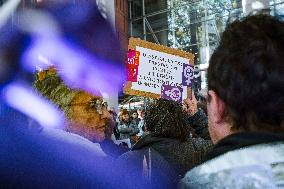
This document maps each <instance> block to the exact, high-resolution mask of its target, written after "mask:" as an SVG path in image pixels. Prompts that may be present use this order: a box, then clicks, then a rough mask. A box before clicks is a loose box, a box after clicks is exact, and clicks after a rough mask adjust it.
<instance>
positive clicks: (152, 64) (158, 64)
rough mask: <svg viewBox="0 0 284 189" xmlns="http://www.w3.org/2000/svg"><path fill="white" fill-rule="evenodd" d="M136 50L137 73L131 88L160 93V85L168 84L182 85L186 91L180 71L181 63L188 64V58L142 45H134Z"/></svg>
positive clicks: (181, 69)
mask: <svg viewBox="0 0 284 189" xmlns="http://www.w3.org/2000/svg"><path fill="white" fill-rule="evenodd" d="M136 51H139V52H140V61H139V62H140V64H139V67H138V69H139V73H138V77H137V82H133V83H132V87H131V89H133V90H139V91H144V92H150V93H155V94H161V88H162V85H170V86H177V87H182V88H183V89H184V90H183V91H184V92H185V93H186V91H187V90H186V87H185V86H182V73H183V65H184V64H189V59H186V58H182V57H178V56H175V55H171V54H167V53H163V52H159V51H155V50H151V49H146V48H143V47H136ZM183 96H186V94H183Z"/></svg>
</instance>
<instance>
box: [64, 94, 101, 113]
mask: <svg viewBox="0 0 284 189" xmlns="http://www.w3.org/2000/svg"><path fill="white" fill-rule="evenodd" d="M86 105H87V110H89V109H95V110H96V111H97V112H98V113H99V114H102V113H103V108H104V107H105V105H106V102H103V101H102V100H100V99H97V98H94V99H92V100H90V101H89V102H82V103H72V104H69V105H68V106H86Z"/></svg>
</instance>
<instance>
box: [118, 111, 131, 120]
mask: <svg viewBox="0 0 284 189" xmlns="http://www.w3.org/2000/svg"><path fill="white" fill-rule="evenodd" d="M120 117H121V121H123V122H129V120H130V116H129V112H128V111H127V110H125V109H124V110H122V111H121V114H120Z"/></svg>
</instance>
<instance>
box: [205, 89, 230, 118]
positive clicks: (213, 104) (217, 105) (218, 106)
mask: <svg viewBox="0 0 284 189" xmlns="http://www.w3.org/2000/svg"><path fill="white" fill-rule="evenodd" d="M208 95H209V98H210V102H209V104H210V110H211V111H212V114H213V117H212V119H213V121H214V122H215V123H221V122H223V121H225V111H226V106H225V103H224V101H223V100H222V99H221V98H220V97H219V96H218V95H217V94H216V93H215V92H214V91H213V90H210V91H209V92H208Z"/></svg>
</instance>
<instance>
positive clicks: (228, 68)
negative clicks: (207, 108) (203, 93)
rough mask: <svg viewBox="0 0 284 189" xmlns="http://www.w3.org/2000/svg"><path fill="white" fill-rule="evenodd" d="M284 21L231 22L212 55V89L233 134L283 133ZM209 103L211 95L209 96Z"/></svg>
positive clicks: (257, 17) (253, 18)
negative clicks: (240, 132)
mask: <svg viewBox="0 0 284 189" xmlns="http://www.w3.org/2000/svg"><path fill="white" fill-rule="evenodd" d="M283 74H284V23H283V21H280V20H278V19H277V18H275V17H272V16H268V15H253V16H248V17H246V18H244V19H243V20H241V21H235V22H233V23H232V24H229V25H228V26H227V28H226V30H225V32H224V33H223V35H222V38H221V41H220V44H219V46H218V48H217V49H216V50H215V51H214V53H213V55H212V57H211V59H210V65H209V70H208V88H209V94H210V90H211V91H214V92H215V93H216V95H217V96H218V97H219V98H220V99H221V100H222V101H223V102H224V104H225V113H224V114H225V116H226V120H227V122H228V123H230V125H231V126H232V129H233V130H234V129H235V130H243V131H272V132H274V131H277V130H282V131H283V126H284V122H283V118H284V76H283ZM209 102H210V95H209Z"/></svg>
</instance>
